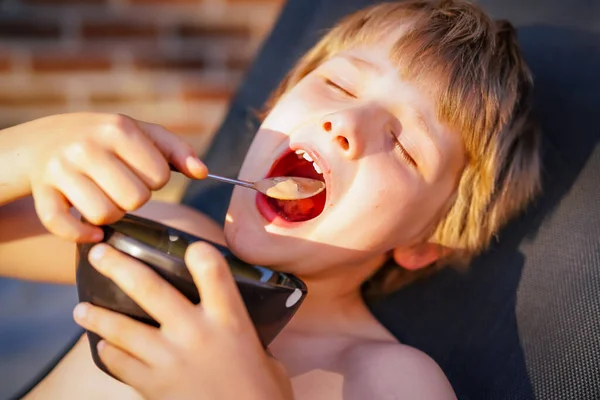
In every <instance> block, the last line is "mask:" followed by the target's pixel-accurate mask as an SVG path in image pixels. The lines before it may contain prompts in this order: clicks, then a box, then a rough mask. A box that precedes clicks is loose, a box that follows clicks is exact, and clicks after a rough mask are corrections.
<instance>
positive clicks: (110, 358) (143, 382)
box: [98, 340, 152, 388]
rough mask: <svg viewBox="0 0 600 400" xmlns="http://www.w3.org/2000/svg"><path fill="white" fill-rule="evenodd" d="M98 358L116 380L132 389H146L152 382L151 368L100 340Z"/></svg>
mask: <svg viewBox="0 0 600 400" xmlns="http://www.w3.org/2000/svg"><path fill="white" fill-rule="evenodd" d="M98 356H100V360H102V362H103V363H104V365H106V368H107V369H108V370H109V371H110V373H111V374H113V375H114V376H115V377H116V378H117V379H119V380H121V381H122V382H124V383H125V384H128V385H131V386H133V387H136V388H138V387H142V388H143V387H146V386H147V384H148V382H149V381H151V380H152V368H151V367H150V366H148V365H146V364H144V363H143V362H142V361H140V360H138V359H136V358H135V357H133V356H132V355H130V354H128V353H127V352H125V351H123V350H121V349H119V348H118V347H116V346H114V345H112V344H110V343H108V342H106V341H105V340H101V341H100V342H99V343H98Z"/></svg>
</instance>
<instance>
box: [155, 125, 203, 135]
mask: <svg viewBox="0 0 600 400" xmlns="http://www.w3.org/2000/svg"><path fill="white" fill-rule="evenodd" d="M165 128H166V129H167V130H169V131H170V132H173V133H176V134H178V135H182V136H194V135H203V134H204V132H206V126H204V125H200V124H179V125H174V124H169V125H166V126H165Z"/></svg>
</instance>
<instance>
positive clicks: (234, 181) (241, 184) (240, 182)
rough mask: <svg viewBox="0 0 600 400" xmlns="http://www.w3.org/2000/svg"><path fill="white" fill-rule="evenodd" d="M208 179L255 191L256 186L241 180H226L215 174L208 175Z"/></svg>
mask: <svg viewBox="0 0 600 400" xmlns="http://www.w3.org/2000/svg"><path fill="white" fill-rule="evenodd" d="M206 177H207V178H211V179H214V180H217V181H221V182H225V183H232V184H234V185H238V186H244V187H247V188H250V189H255V187H254V184H253V183H251V182H246V181H240V180H237V179H231V178H225V177H224V176H219V175H213V174H208V175H206Z"/></svg>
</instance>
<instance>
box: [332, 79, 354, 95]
mask: <svg viewBox="0 0 600 400" xmlns="http://www.w3.org/2000/svg"><path fill="white" fill-rule="evenodd" d="M325 84H326V85H327V86H329V87H330V88H332V89H333V90H335V91H337V92H340V93H342V94H343V95H344V96H348V97H352V98H354V99H356V98H357V97H356V95H355V94H354V93H352V92H350V91H348V90H346V89H344V88H343V87H342V86H340V85H338V84H337V83H335V82H334V81H332V80H331V79H327V78H326V79H325Z"/></svg>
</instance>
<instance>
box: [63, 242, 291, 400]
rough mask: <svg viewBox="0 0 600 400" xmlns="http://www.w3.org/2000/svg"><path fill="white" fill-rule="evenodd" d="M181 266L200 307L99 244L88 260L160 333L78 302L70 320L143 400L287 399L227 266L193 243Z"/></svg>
mask: <svg viewBox="0 0 600 400" xmlns="http://www.w3.org/2000/svg"><path fill="white" fill-rule="evenodd" d="M185 260H186V264H187V266H188V268H189V270H190V273H191V275H192V276H193V278H194V281H195V283H196V286H197V287H198V290H199V292H200V297H201V299H202V302H201V303H200V304H198V305H194V304H192V303H191V302H190V301H189V300H188V299H187V298H185V297H184V296H183V295H182V294H181V293H179V292H178V291H177V290H176V289H174V288H173V287H172V286H171V285H169V284H168V283H166V282H165V281H164V280H162V279H161V278H160V277H159V276H158V275H157V274H155V273H154V271H152V270H151V269H150V268H148V267H147V266H145V265H143V264H141V263H140V262H137V261H136V260H134V259H132V258H130V257H128V256H127V255H124V254H122V253H120V252H118V251H117V250H115V249H113V248H112V247H110V246H108V245H105V244H99V245H96V246H95V247H94V248H93V250H92V251H91V252H90V261H91V263H92V265H94V267H95V268H96V269H97V270H98V271H100V272H101V273H102V274H103V275H105V276H107V277H108V278H110V279H111V280H113V281H114V282H115V283H116V284H117V285H119V287H121V289H123V291H125V292H126V293H127V294H128V295H129V296H130V297H131V298H132V299H133V300H134V301H136V303H138V304H139V305H140V306H141V307H142V308H143V309H144V310H145V311H146V312H147V313H148V314H149V315H151V316H152V317H153V318H154V319H155V320H156V321H158V322H159V323H160V328H154V327H151V326H149V325H145V324H142V323H140V322H137V321H135V320H133V319H131V318H129V317H126V316H124V315H121V314H118V313H114V312H112V311H108V310H106V309H103V308H99V307H95V306H92V305H90V304H84V303H82V304H80V305H78V306H77V307H76V309H75V312H74V315H75V320H76V321H77V322H78V323H79V324H80V325H81V326H83V327H84V328H86V329H88V330H90V331H93V332H95V333H97V334H98V335H100V336H101V337H103V338H104V339H105V341H102V342H100V345H99V349H98V350H99V355H100V358H101V359H102V361H103V362H104V364H105V365H106V366H107V368H108V369H109V370H110V371H111V373H112V374H114V375H115V376H116V377H118V378H119V379H120V380H122V381H123V382H125V383H126V384H129V385H131V386H133V387H134V388H135V389H136V390H138V391H139V392H140V393H141V394H142V395H143V396H145V397H146V398H148V399H177V400H183V399H197V398H203V399H214V400H229V399H257V400H258V399H261V400H262V399H269V400H271V399H273V400H279V399H292V398H293V395H292V389H291V384H290V380H289V378H288V377H287V375H286V373H285V371H284V368H283V367H282V365H281V364H280V363H278V362H277V361H276V360H274V359H272V358H271V357H269V356H268V355H267V353H266V352H265V350H264V349H263V348H262V346H261V344H260V342H259V339H258V336H257V334H256V331H255V329H254V326H253V325H252V322H251V320H250V317H249V316H248V313H247V310H246V308H245V305H244V303H243V300H242V298H241V295H240V293H239V291H238V289H237V286H236V284H235V281H234V279H233V276H232V275H231V273H230V270H229V267H228V265H227V263H226V261H225V260H224V259H223V257H222V256H221V254H220V253H219V252H218V251H217V250H216V249H214V248H213V247H212V246H209V245H207V244H206V243H202V242H198V243H195V244H193V245H191V246H190V247H189V248H188V251H187V252H186V257H185Z"/></svg>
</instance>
